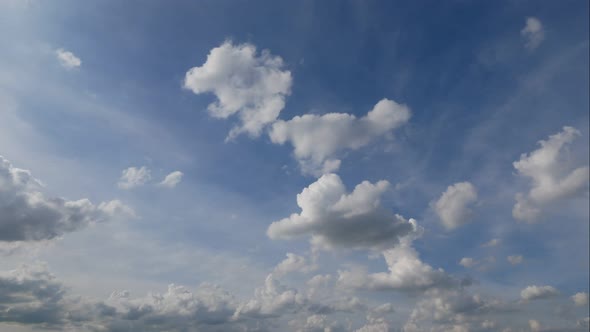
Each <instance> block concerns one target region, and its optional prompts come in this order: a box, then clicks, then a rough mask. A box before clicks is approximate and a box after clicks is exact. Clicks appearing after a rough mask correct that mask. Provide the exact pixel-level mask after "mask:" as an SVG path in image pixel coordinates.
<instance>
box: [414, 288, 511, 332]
mask: <svg viewBox="0 0 590 332" xmlns="http://www.w3.org/2000/svg"><path fill="white" fill-rule="evenodd" d="M427 295H428V296H427V297H426V298H424V299H422V300H420V301H419V302H418V303H417V304H416V307H415V308H414V310H412V313H411V314H410V317H409V319H408V321H407V322H406V324H405V325H404V329H403V331H405V332H419V331H420V332H421V331H433V332H434V331H440V332H442V331H490V330H488V328H489V326H490V325H491V326H493V327H492V328H491V330H493V331H499V330H500V329H498V328H497V327H496V324H494V323H493V322H490V321H489V320H488V319H486V318H488V316H489V315H490V314H495V313H496V314H497V313H507V312H514V311H515V310H516V309H517V308H515V307H513V306H512V305H510V304H507V303H505V302H501V301H498V300H495V299H486V298H484V297H482V296H481V295H478V294H475V295H472V294H469V293H467V292H466V291H465V290H462V289H461V290H452V291H445V290H442V291H441V290H435V291H432V292H430V293H429V294H427ZM428 327H430V328H428Z"/></svg>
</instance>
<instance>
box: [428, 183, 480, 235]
mask: <svg viewBox="0 0 590 332" xmlns="http://www.w3.org/2000/svg"><path fill="white" fill-rule="evenodd" d="M476 201H477V191H476V190H475V187H474V186H473V185H472V184H471V183H469V182H459V183H455V184H453V185H450V186H449V187H448V188H447V190H446V191H445V192H444V193H443V194H442V196H441V197H440V198H439V199H438V201H437V202H436V203H435V204H434V210H435V211H436V214H437V215H438V217H439V218H440V220H441V221H442V224H443V226H444V227H445V228H446V229H454V228H457V227H459V226H461V225H463V224H466V223H468V222H469V221H470V220H471V218H472V217H473V211H471V209H470V208H469V207H470V206H471V205H472V204H473V203H475V202H476Z"/></svg>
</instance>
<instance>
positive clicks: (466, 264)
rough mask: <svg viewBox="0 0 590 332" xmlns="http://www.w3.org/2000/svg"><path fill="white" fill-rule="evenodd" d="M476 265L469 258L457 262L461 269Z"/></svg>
mask: <svg viewBox="0 0 590 332" xmlns="http://www.w3.org/2000/svg"><path fill="white" fill-rule="evenodd" d="M476 264H477V261H476V260H475V259H473V258H471V257H463V258H461V260H460V261H459V265H461V266H463V267H472V266H475V265H476Z"/></svg>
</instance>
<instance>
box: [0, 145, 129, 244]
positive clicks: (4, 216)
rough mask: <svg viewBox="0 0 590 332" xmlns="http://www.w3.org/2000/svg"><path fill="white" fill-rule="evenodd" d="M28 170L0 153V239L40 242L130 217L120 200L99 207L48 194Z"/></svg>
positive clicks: (81, 200) (87, 201)
mask: <svg viewBox="0 0 590 332" xmlns="http://www.w3.org/2000/svg"><path fill="white" fill-rule="evenodd" d="M41 189H42V185H41V183H40V182H39V181H38V180H37V179H35V178H34V177H33V176H32V174H31V172H29V171H28V170H24V169H19V168H16V167H13V166H12V164H11V163H10V162H9V161H8V160H7V159H5V158H4V157H2V156H0V242H3V241H4V242H15V241H41V240H50V239H53V238H56V237H59V236H61V235H63V234H65V233H68V232H72V231H75V230H77V229H80V228H83V227H85V226H87V225H89V224H92V223H97V222H103V221H107V220H109V219H112V218H115V217H133V216H134V215H135V213H134V212H133V210H132V209H131V208H129V207H127V206H125V205H124V204H123V203H121V202H120V201H117V200H114V201H110V202H103V203H101V204H99V205H98V206H96V205H94V204H92V203H91V202H90V201H89V200H88V199H80V200H77V201H68V200H65V199H63V198H57V197H47V196H46V195H45V194H44V193H42V192H41Z"/></svg>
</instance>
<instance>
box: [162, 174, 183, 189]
mask: <svg viewBox="0 0 590 332" xmlns="http://www.w3.org/2000/svg"><path fill="white" fill-rule="evenodd" d="M183 175H184V174H183V173H182V172H181V171H174V172H172V173H170V174H168V175H166V177H165V178H164V180H162V182H160V183H159V184H158V185H159V186H161V187H166V188H174V187H176V185H177V184H179V183H180V181H181V180H182V176H183Z"/></svg>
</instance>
